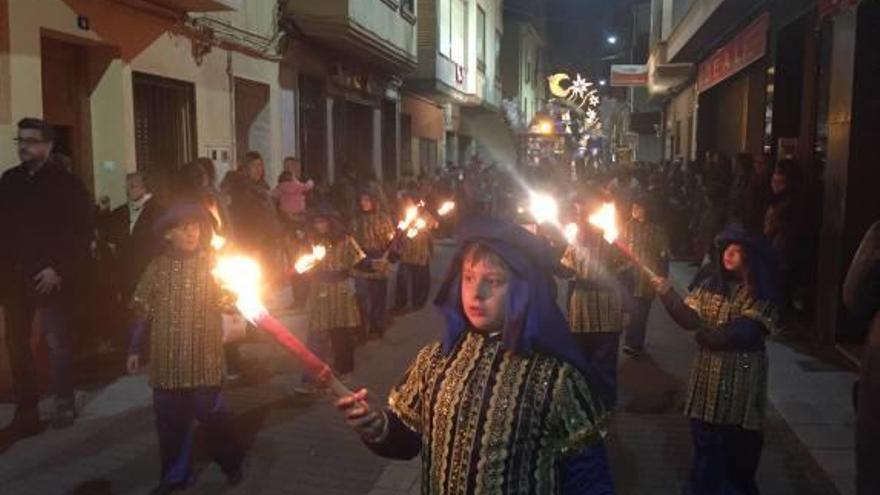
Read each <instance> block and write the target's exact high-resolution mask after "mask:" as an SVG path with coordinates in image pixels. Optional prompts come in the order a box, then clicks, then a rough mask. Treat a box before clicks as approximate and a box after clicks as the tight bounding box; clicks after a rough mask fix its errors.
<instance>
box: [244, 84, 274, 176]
mask: <svg viewBox="0 0 880 495" xmlns="http://www.w3.org/2000/svg"><path fill="white" fill-rule="evenodd" d="M269 93H270V88H269V85H268V84H263V83H259V82H256V81H249V80H247V79H241V78H238V77H236V78H235V158H236V161H235V163H236V165H238V164H240V163H241V162H242V160H243V158H244V155H245V153H247V152H248V151H258V152H260V154H262V155H263V161H264V162H266V163H265V164H266V167H267V170H268V169H269V167H270V166H271V164H270V163H269V160H270V159H271V157H270V156H268V153H269V151H270V147H269V143H270V134H271V132H272V121H271V119H270V117H269Z"/></svg>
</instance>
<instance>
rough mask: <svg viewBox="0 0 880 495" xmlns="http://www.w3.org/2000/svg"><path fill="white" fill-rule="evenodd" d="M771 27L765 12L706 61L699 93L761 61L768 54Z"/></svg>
mask: <svg viewBox="0 0 880 495" xmlns="http://www.w3.org/2000/svg"><path fill="white" fill-rule="evenodd" d="M769 25H770V14H769V13H767V12H765V13H763V14H761V16H760V17H758V18H757V19H755V21H754V22H752V23H751V24H749V26H748V27H747V28H745V29H743V30H742V31H741V32H740V33H739V34H737V35H736V37H735V38H733V39H732V40H730V41H729V42H728V43H727V44H726V45H724V46H723V47H721V48H720V49H719V50H718V51H716V52H715V53H713V54H712V55H711V56H710V57H709V58H708V59H706V60H705V61H703V62H702V63H701V64H700V68H699V73H698V75H697V91H698V92H700V93H702V92H703V91H706V90H707V89H709V88H711V87H712V86H715V85H716V84H718V83H720V82H721V81H724V80H725V79H727V78H729V77H730V76H732V75H734V74H736V73H737V72H739V71H741V70H742V69H744V68H746V67H748V66H749V65H751V64H752V63H753V62H755V61H756V60H760V59H761V58H762V57H763V56H764V54H765V53H766V51H767V29H768V27H769Z"/></svg>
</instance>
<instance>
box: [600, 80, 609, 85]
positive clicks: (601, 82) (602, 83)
mask: <svg viewBox="0 0 880 495" xmlns="http://www.w3.org/2000/svg"><path fill="white" fill-rule="evenodd" d="M606 84H608V81H606V80H605V79H599V86H605V85H606Z"/></svg>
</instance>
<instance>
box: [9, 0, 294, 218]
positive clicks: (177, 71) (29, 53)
mask: <svg viewBox="0 0 880 495" xmlns="http://www.w3.org/2000/svg"><path fill="white" fill-rule="evenodd" d="M103 1H104V0H89V2H91V3H88V4H84V5H86V7H83V8H94V6H95V5H103V8H104V9H108V8H110V9H122V10H114V14H119V15H108V16H106V17H104V16H102V15H101V11H96V12H93V14H94V15H93V16H91V18H90V20H91V23H92V30H90V31H82V30H79V29H78V28H77V26H76V16H77V12H76V11H74V10H73V9H72V8H71V7H69V6H68V3H72V4H76V1H74V0H68V1H67V2H65V1H62V0H39V2H40V8H39V10H40V15H39V16H38V15H34V2H33V0H10V2H9V7H10V19H11V22H10V58H9V60H10V74H11V77H10V93H11V95H12V98H11V104H10V109H9V110H10V119H9V123H8V124H6V123H4V122H2V121H0V141H2V142H9V141H10V140H11V139H12V137H13V133H14V128H13V126H12V124H13V123H14V122H16V121H17V120H18V119H20V118H22V117H24V116H41V115H42V114H43V106H42V91H41V62H40V53H39V52H40V37H41V32H44V31H43V30H50V31H52V32H53V36H61V37H62V38H63V39H65V40H66V41H70V42H74V43H81V44H84V45H89V44H91V45H96V44H101V45H107V46H114V47H118V48H119V50H120V52H121V53H122V54H123V58H117V59H115V60H113V62H112V63H111V64H110V65H109V67H108V68H107V69H106V70H105V71H104V73H103V74H101V75H100V77H99V78H98V80H97V81H96V86H95V88H94V90H93V92H92V94H91V98H90V100H91V125H92V132H91V135H92V143H91V144H92V157H93V169H94V180H95V184H94V186H95V195H96V196H97V197H100V196H101V195H105V194H106V195H109V196H110V198H111V201H112V203H113V204H114V205H116V204H120V203H121V202H122V201H124V189H123V184H124V176H125V173H126V172H129V171H132V170H134V169H135V143H134V105H133V98H132V72H133V71H137V72H144V73H149V74H154V75H158V76H163V77H168V78H172V79H177V80H182V81H187V82H190V83H193V84H194V86H195V93H196V128H197V135H198V152H199V154H200V155H207V152H208V149H209V148H211V147H224V148H229V149H230V151H231V149H232V145H233V140H234V138H233V136H234V132H233V128H232V127H233V124H232V110H231V108H232V101H233V100H232V95H231V93H230V87H229V74H228V72H227V69H228V68H230V67H231V69H232V71H233V73H234V74H235V75H236V76H239V77H243V78H246V79H251V80H254V81H259V82H263V83H266V84H269V85H270V87H271V96H270V98H271V100H270V105H269V109H270V112H271V113H270V122H271V131H270V136H269V139H268V141H267V143H268V144H267V149H266V150H261V151H263V152H264V153H266V154H267V156H266V161H267V168H268V172H269V174H268V177H269V178H270V179H274V177H276V176H277V173H278V171H279V170H280V159H281V155H282V144H281V133H280V128H281V112H280V111H279V110H278V108H279V107H280V106H279V91H280V90H279V75H278V70H279V69H278V67H279V66H278V64H277V63H275V62H272V61H268V60H263V59H255V58H251V57H248V56H245V55H243V54H241V53H237V52H232V53H230V52H227V51H226V50H221V49H219V48H216V47H215V48H214V49H213V50H212V51H211V52H210V53H209V54H207V55H206V56H205V57H204V59H203V60H202V61H201V63H197V62H196V60H194V58H193V54H192V44H191V42H190V39H189V38H187V37H186V36H183V35H176V34H171V33H168V32H165V33H159V34H156V33H157V32H158V31H157V27H156V26H157V25H158V26H161V24H160V23H157V22H156V20H155V19H153V18H148V17H147V16H145V15H144V14H143V13H138V12H135V11H131V10H129V9H125V8H123V7H116V6H114V5H112V4H110V7H107V4H106V3H103V4H102V2H103ZM273 3H274V2H269V1H267V0H254V2H253V3H252V2H250V1H249V2H246V5H248V7H246V9H243V10H244V11H245V12H244V14H242V13H238V14H234V15H231V16H232V17H234V20H235V21H236V22H243V21H242V19H245V18H246V17H245V14H253V15H258V14H260V15H261V13H262V12H264V11H265V9H267V8H268V6H269V4H273ZM261 8H262V10H261ZM120 13H121V14H120ZM120 15H122V16H123V18H124V17H125V16H128V18H129V19H130V20H132V21H133V23H132V24H131V26H132V27H131V29H133V30H135V31H138V29H140V30H141V32H136V33H135V34H134V35H133V36H131V39H132V40H134V41H133V42H132V43H136V44H137V45H136V46H131V45H126V44H125V43H126V41H125V40H126V39H127V38H124V37H122V35H121V34H120V32H119V30H118V26H107V27H106V28H105V24H108V23H110V22H118V21H119V19H120ZM227 15H229V14H227ZM269 19H271V17H269ZM268 22H271V21H268ZM137 26H142V28H139V27H137ZM263 27H264V28H266V26H263ZM111 28H113V29H111ZM99 33H106V34H107V38H106V39H104V38H102V37H101V36H100V35H99ZM126 55H130V57H128V58H130V60H125V58H126ZM15 163H16V157H15V150H14V149H12V147H10V146H0V171H2V170H4V169H6V168H8V167H10V166H12V165H15Z"/></svg>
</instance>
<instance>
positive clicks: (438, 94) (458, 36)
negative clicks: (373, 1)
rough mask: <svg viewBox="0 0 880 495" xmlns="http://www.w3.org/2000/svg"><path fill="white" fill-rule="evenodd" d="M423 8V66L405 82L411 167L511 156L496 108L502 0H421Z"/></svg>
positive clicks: (420, 56) (420, 53)
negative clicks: (439, 122)
mask: <svg viewBox="0 0 880 495" xmlns="http://www.w3.org/2000/svg"><path fill="white" fill-rule="evenodd" d="M418 10H419V28H418V66H417V67H416V70H415V71H413V72H412V73H411V74H409V75H408V76H407V77H406V79H405V82H404V86H403V90H404V93H405V95H404V102H405V107H406V108H407V110H408V111H410V112H412V113H407V114H406V115H407V117H406V120H407V122H408V123H409V124H410V130H404V133H405V134H408V135H409V136H410V137H411V140H412V144H411V145H410V150H412V151H411V156H412V157H413V161H412V162H411V163H412V165H411V167H412V169H413V171H415V172H430V171H431V169H432V167H434V166H435V165H443V164H445V163H449V162H454V163H463V162H467V161H469V160H470V159H472V158H473V157H475V156H480V157H481V158H482V159H483V160H489V161H498V162H509V161H512V160H513V159H514V157H515V151H514V147H513V140H512V138H511V137H510V135H509V132H508V131H507V129H506V126H505V125H504V124H503V121H502V119H501V117H500V113H499V112H500V108H501V72H500V68H499V58H500V53H501V52H500V49H501V38H502V36H503V32H504V31H503V17H502V15H503V2H502V1H501V0H419V2H418ZM427 102H432V103H431V104H426V103H427ZM440 110H442V132H438V131H440V130H441V127H438V126H437V125H436V123H437V120H438V116H439V115H440V113H439V111H440ZM412 130H418V131H417V134H413V132H412ZM416 146H418V152H416V151H415V149H416ZM435 153H436V158H435V156H434V154H435ZM416 159H417V160H416ZM423 165H424V166H423Z"/></svg>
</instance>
